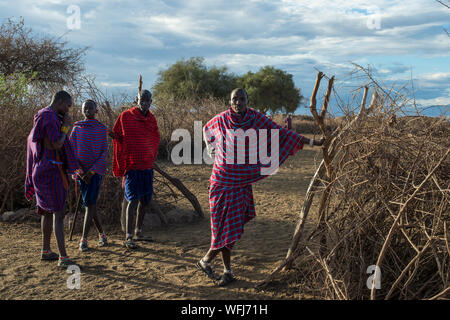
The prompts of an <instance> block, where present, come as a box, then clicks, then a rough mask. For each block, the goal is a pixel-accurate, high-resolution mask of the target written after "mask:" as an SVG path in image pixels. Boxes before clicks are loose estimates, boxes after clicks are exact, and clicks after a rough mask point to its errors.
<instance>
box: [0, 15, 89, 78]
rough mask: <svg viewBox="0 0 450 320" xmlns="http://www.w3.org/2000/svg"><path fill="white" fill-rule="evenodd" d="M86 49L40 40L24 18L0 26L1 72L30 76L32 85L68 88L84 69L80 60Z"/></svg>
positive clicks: (48, 39) (50, 39)
mask: <svg viewBox="0 0 450 320" xmlns="http://www.w3.org/2000/svg"><path fill="white" fill-rule="evenodd" d="M86 50H87V48H81V49H73V48H67V43H66V42H61V41H59V40H55V39H53V38H51V37H48V36H42V37H39V36H37V35H35V34H33V33H32V30H31V29H30V28H27V27H26V26H25V24H24V21H23V19H21V20H20V21H19V22H15V21H13V20H11V19H8V21H7V22H5V23H3V24H2V25H1V26H0V73H1V74H3V75H5V76H9V75H13V74H16V73H20V74H23V75H27V76H30V77H31V75H33V77H32V81H33V83H34V84H39V85H44V86H54V85H69V84H71V83H73V82H74V81H75V79H76V78H77V77H78V76H79V75H80V74H81V72H82V71H83V70H84V65H83V62H82V58H83V56H84V53H85V51H86Z"/></svg>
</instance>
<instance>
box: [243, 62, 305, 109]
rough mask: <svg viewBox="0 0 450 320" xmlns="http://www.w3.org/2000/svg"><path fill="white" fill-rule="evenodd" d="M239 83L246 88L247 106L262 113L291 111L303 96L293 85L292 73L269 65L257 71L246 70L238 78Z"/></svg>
mask: <svg viewBox="0 0 450 320" xmlns="http://www.w3.org/2000/svg"><path fill="white" fill-rule="evenodd" d="M239 82H240V83H239V84H240V85H241V86H242V87H243V88H245V89H246V90H247V93H248V97H249V106H251V107H253V108H256V109H258V110H260V111H261V112H263V113H267V112H269V111H270V112H271V113H272V114H274V113H276V112H279V111H281V112H286V113H292V112H294V111H295V110H296V109H297V107H298V106H299V105H300V103H301V102H302V100H303V99H304V97H303V96H302V95H301V94H300V89H298V88H296V87H295V84H294V81H293V80H292V75H291V74H289V73H286V72H284V71H283V70H281V69H276V68H274V67H271V66H266V67H263V68H261V69H260V70H259V71H258V72H256V73H252V72H247V73H246V74H245V75H243V76H242V77H241V78H240V81H239Z"/></svg>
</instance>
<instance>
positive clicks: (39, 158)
mask: <svg viewBox="0 0 450 320" xmlns="http://www.w3.org/2000/svg"><path fill="white" fill-rule="evenodd" d="M61 126H62V120H61V119H60V117H59V116H58V114H57V113H56V112H55V111H54V110H53V109H51V108H50V107H46V108H43V109H41V110H39V111H38V113H37V114H36V115H35V116H34V123H33V128H32V129H31V132H30V134H29V136H28V140H27V172H26V178H25V197H26V198H27V200H31V199H32V198H33V196H36V202H37V207H38V211H40V212H42V210H44V211H47V212H58V211H61V210H63V209H64V205H65V201H66V196H67V189H66V187H67V186H64V180H65V181H66V182H67V181H68V178H67V174H73V173H75V170H77V169H78V163H77V161H76V158H75V155H74V153H73V150H72V146H71V144H70V142H69V141H68V139H66V140H65V141H64V145H63V147H62V148H61V149H60V150H49V149H46V148H45V147H44V140H45V139H48V140H49V141H50V142H53V143H54V142H57V141H58V140H59V139H60V138H61V134H62V133H61ZM58 166H60V168H61V169H60V168H58ZM63 175H64V176H63ZM39 209H40V210H39Z"/></svg>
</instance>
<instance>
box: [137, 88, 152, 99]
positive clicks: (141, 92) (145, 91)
mask: <svg viewBox="0 0 450 320" xmlns="http://www.w3.org/2000/svg"><path fill="white" fill-rule="evenodd" d="M146 95H149V96H150V98H151V97H152V93H151V92H150V91H149V90H147V89H142V90H141V91H139V97H138V98H142V97H143V96H146Z"/></svg>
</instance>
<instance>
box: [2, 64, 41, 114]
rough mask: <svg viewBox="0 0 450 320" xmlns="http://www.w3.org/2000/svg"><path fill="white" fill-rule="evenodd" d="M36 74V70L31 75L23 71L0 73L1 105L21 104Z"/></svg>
mask: <svg viewBox="0 0 450 320" xmlns="http://www.w3.org/2000/svg"><path fill="white" fill-rule="evenodd" d="M36 76H37V73H36V72H34V73H33V74H32V75H31V76H29V75H26V74H23V73H13V74H10V75H4V74H2V73H0V106H17V105H21V104H22V102H23V100H24V98H25V97H26V95H27V94H28V86H29V84H30V83H31V81H33V79H34V78H35V77H36Z"/></svg>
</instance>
